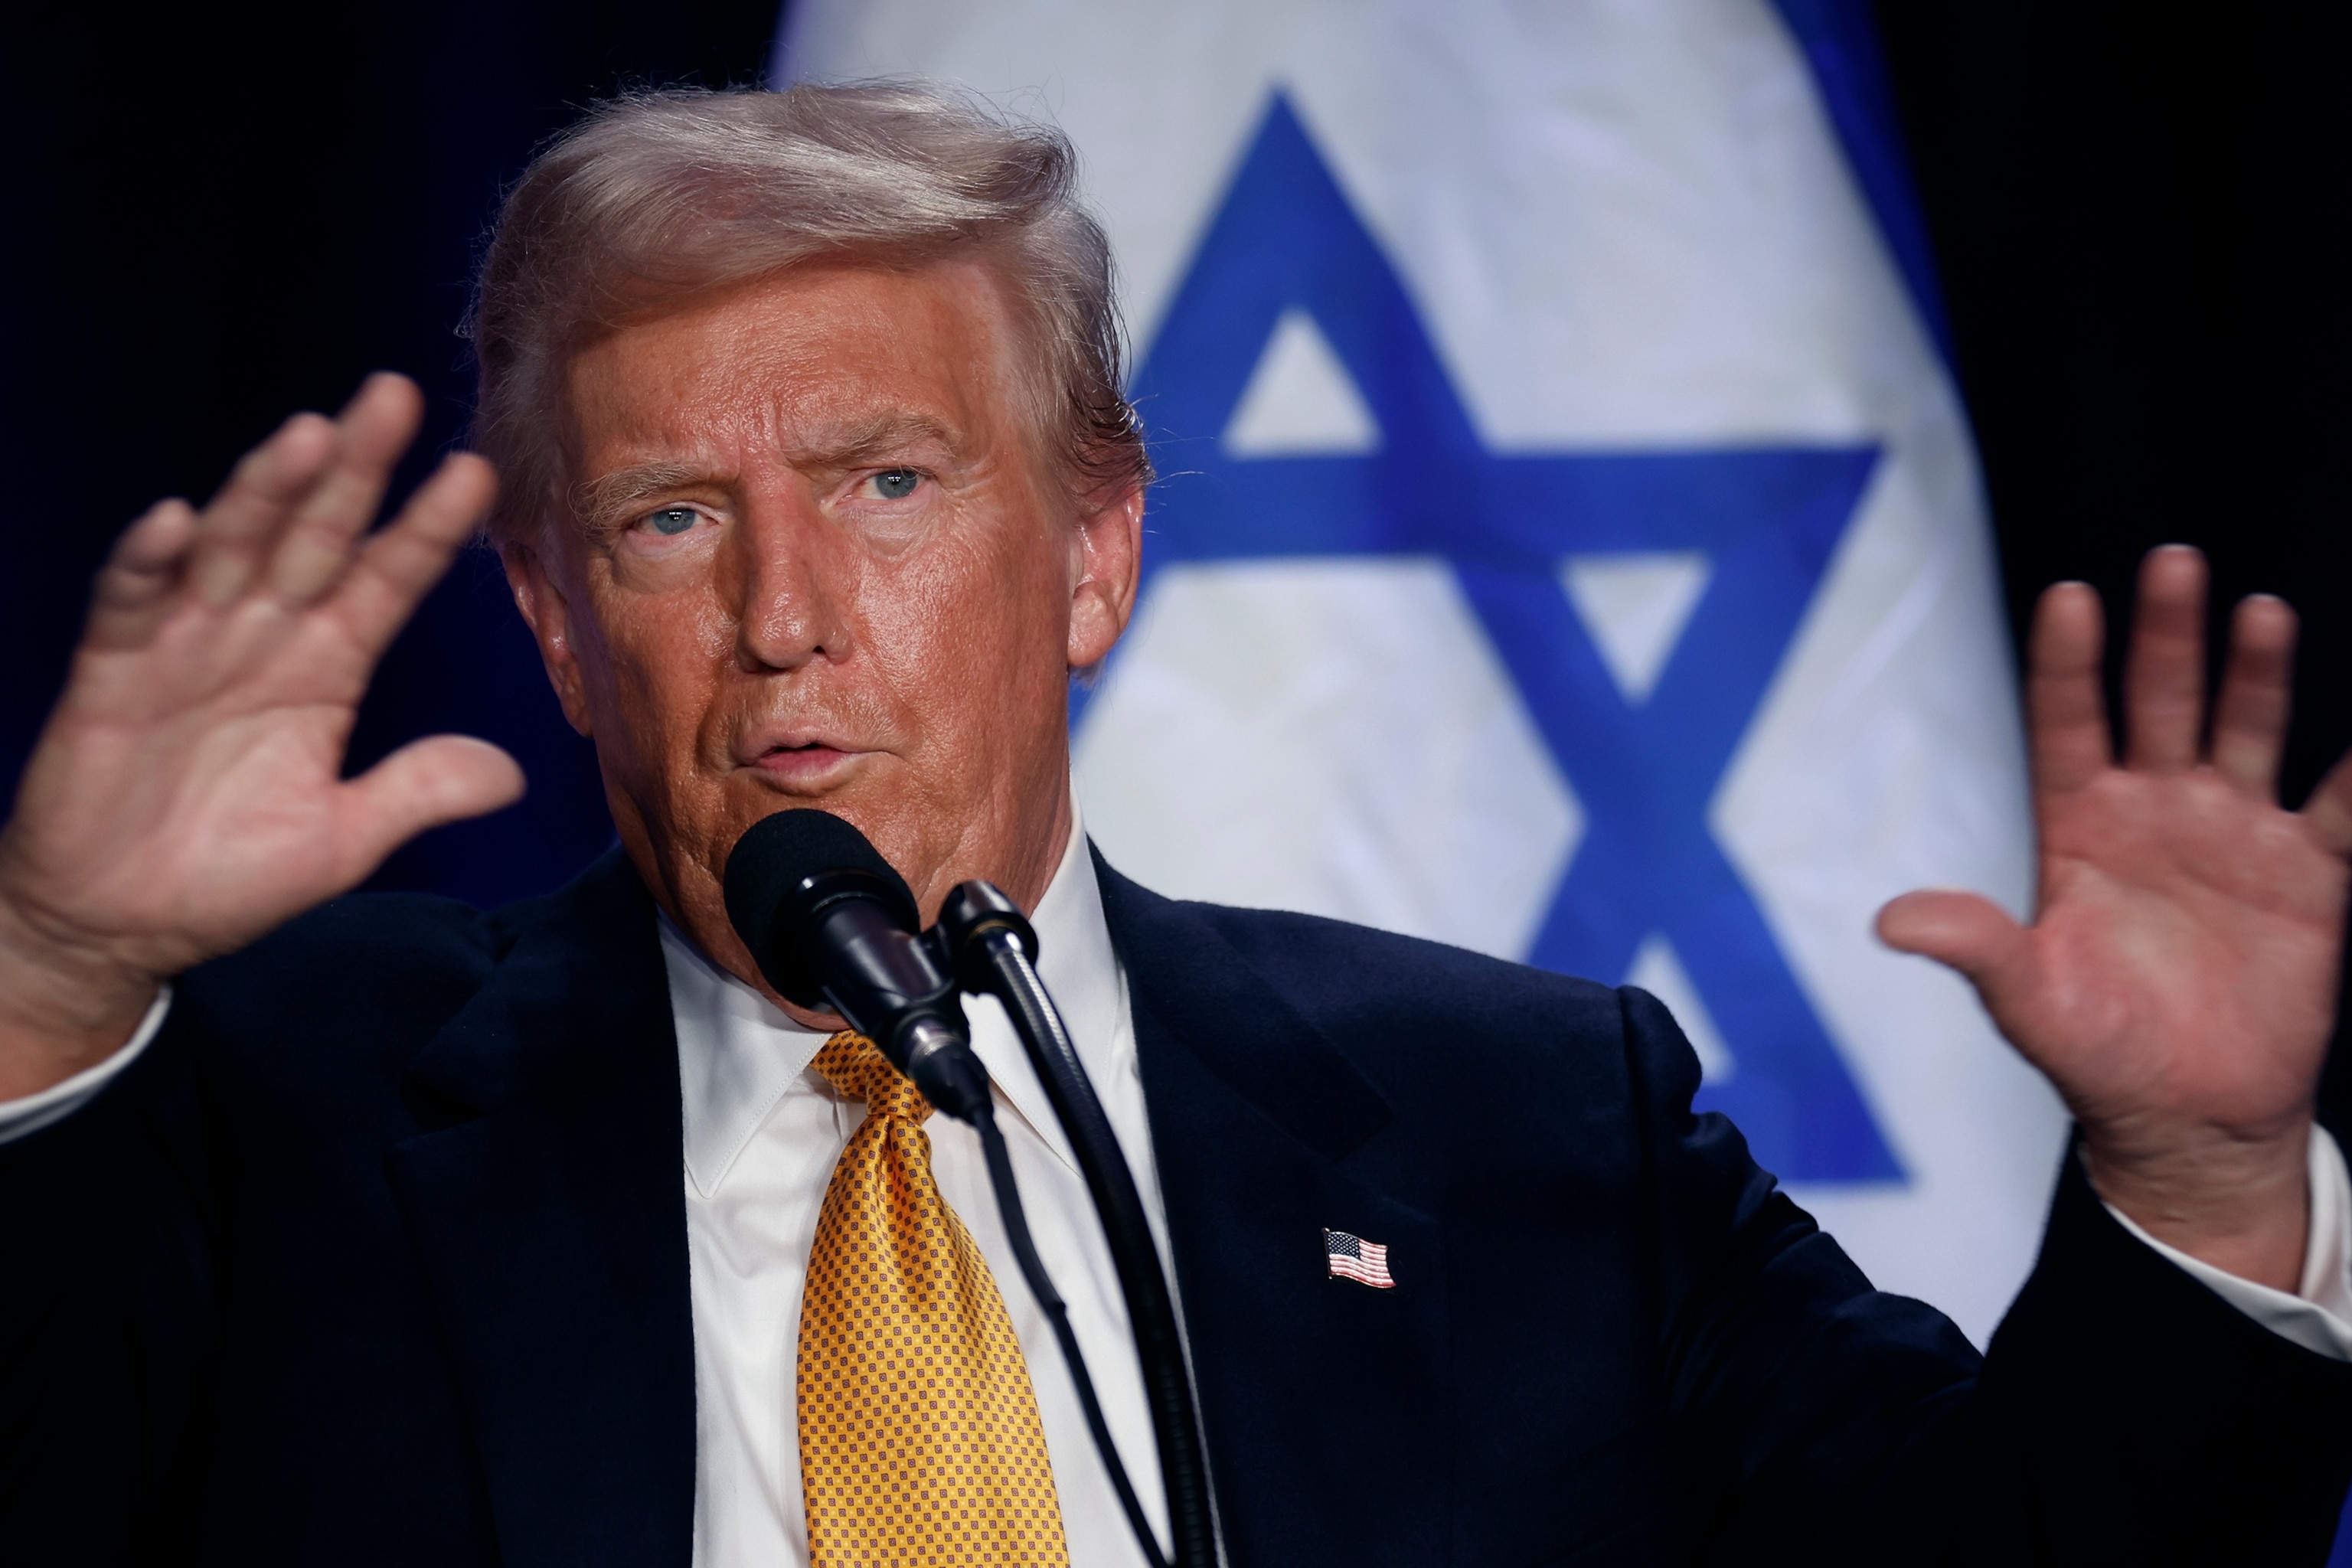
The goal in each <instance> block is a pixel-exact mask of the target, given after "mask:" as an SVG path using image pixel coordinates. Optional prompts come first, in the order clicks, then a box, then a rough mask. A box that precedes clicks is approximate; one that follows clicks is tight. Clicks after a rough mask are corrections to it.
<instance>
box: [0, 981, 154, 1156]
mask: <svg viewBox="0 0 2352 1568" xmlns="http://www.w3.org/2000/svg"><path fill="white" fill-rule="evenodd" d="M171 1010H172V988H171V986H169V985H165V986H164V987H163V989H162V990H161V991H158V992H157V993H156V994H155V1000H154V1002H153V1003H152V1005H150V1006H149V1007H148V1009H147V1016H145V1017H144V1018H142V1019H140V1020H139V1030H138V1032H137V1033H136V1034H134V1035H132V1036H131V1041H130V1043H129V1044H128V1045H125V1046H124V1047H122V1048H121V1050H118V1051H116V1052H115V1053H114V1054H113V1055H112V1056H110V1057H109V1058H106V1059H105V1060H104V1061H102V1062H100V1063H99V1064H98V1065H97V1066H96V1067H92V1068H82V1070H81V1071H79V1072H78V1073H76V1074H74V1075H73V1077H71V1078H69V1079H66V1080H65V1081H64V1082H63V1083H53V1084H51V1085H49V1087H48V1088H47V1089H43V1090H41V1091H40V1092H39V1093H38V1094H28V1095H26V1096H25V1098H23V1099H22V1100H0V1143H13V1142H16V1140H17V1139H19V1138H24V1137H28V1136H30V1135H31V1134H33V1133H35V1132H38V1131H40V1130H41V1129H42V1128H44V1127H47V1126H48V1125H49V1124H50V1123H51V1122H53V1121H64V1120H65V1119H66V1118H67V1117H68V1116H71V1115H72V1114H73V1113H74V1112H75V1111H77V1110H80V1109H81V1108H82V1107H83V1106H85V1105H88V1104H89V1102H90V1101H91V1100H96V1099H97V1098H98V1097H99V1096H100V1094H101V1093H103V1092H104V1091H105V1089H106V1086H107V1085H108V1084H110V1083H112V1082H113V1081H114V1080H115V1079H117V1078H119V1077H121V1074H122V1072H123V1070H124V1069H125V1068H129V1067H130V1066H131V1063H132V1062H135V1061H137V1060H138V1059H139V1056H140V1053H141V1052H142V1051H144V1050H145V1049H146V1048H147V1047H148V1044H149V1043H150V1042H151V1041H152V1040H153V1039H154V1038H155V1035H156V1032H157V1031H158V1030H160V1029H162V1028H163V1015H164V1014H166V1013H169V1012H170V1011H171Z"/></svg>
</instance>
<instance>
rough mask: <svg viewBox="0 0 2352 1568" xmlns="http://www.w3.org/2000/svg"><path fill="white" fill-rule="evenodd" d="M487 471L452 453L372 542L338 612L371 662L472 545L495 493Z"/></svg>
mask: <svg viewBox="0 0 2352 1568" xmlns="http://www.w3.org/2000/svg"><path fill="white" fill-rule="evenodd" d="M497 490H498V479H497V476H496V475H495V474H494V473H493V472H492V470H491V468H490V466H489V464H488V463H486V462H484V461H483V460H482V459H481V458H478V457H475V456H474V455H473V454H472V453H470V452H455V453H452V454H450V456H449V457H448V458H446V459H445V460H444V461H443V463H442V464H441V467H440V468H438V469H436V470H435V472H434V475H433V477H432V478H431V479H427V480H425V483H423V484H422V485H419V486H418V487H417V489H416V493H415V495H413V496H411V497H410V498H409V500H408V504H407V505H406V506H404V507H403V508H401V509H400V515H399V516H398V517H396V518H394V519H393V521H391V523H390V524H388V525H387V526H386V527H384V528H383V529H382V530H381V531H378V532H377V533H376V534H375V535H374V537H373V538H371V539H370V540H369V541H368V542H367V543H366V544H365V545H364V546H362V549H361V551H360V555H359V560H358V561H357V562H356V563H354V564H353V566H352V572H351V575H350V576H349V577H348V578H346V579H345V580H344V583H343V586H342V590H341V593H340V594H339V595H337V598H336V602H335V607H336V611H337V613H338V614H339V615H341V616H342V618H343V621H344V624H345V626H347V627H348V628H349V629H350V631H351V634H352V638H353V640H355V641H356V642H358V644H359V645H360V647H362V648H364V649H365V650H366V651H367V652H368V653H369V655H370V656H371V657H373V655H375V654H376V653H379V652H381V651H382V650H383V647H384V646H385V645H386V644H387V643H389V642H391V641H392V639H393V637H394V634H395V633H397V632H398V631H399V630H400V628H401V626H402V625H403V624H404V622H406V621H407V619H408V617H409V615H410V613H411V612H412V611H414V610H415V608H416V604H417V601H418V600H420V599H422V598H424V597H425V593H426V592H427V591H428V590H430V589H431V588H432V586H433V584H436V583H437V582H439V581H440V580H441V574H442V573H444V572H446V571H447V570H448V568H449V560H450V557H452V556H454V555H455V554H457V550H458V547H459V546H461V545H463V544H464V543H465V542H466V541H467V539H468V538H470V537H472V535H473V531H474V530H475V528H476V527H477V526H478V524H479V523H480V521H481V520H482V516H483V514H484V513H485V512H487V511H488V510H489V508H490V498H491V497H492V496H493V495H494V494H496V493H497Z"/></svg>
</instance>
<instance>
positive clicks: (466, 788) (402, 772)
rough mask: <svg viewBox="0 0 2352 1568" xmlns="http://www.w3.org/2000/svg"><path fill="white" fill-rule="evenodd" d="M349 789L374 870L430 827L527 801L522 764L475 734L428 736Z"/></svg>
mask: <svg viewBox="0 0 2352 1568" xmlns="http://www.w3.org/2000/svg"><path fill="white" fill-rule="evenodd" d="M343 787H344V789H345V790H346V791H347V792H349V793H348V796H347V799H348V803H349V807H350V822H349V828H350V834H351V845H352V853H353V854H354V855H355V856H360V857H363V858H365V859H366V861H367V864H368V866H369V868H371V869H373V868H374V867H376V866H377V865H380V864H381V863H382V862H383V859H384V858H385V857H387V856H389V855H390V854H391V853H392V852H393V851H394V850H395V849H397V848H399V847H401V846H402V845H403V844H405V843H407V842H408V841H409V840H410V839H412V838H414V837H416V836H417V835H418V834H420V833H422V832H424V831H425V829H426V828H428V827H438V826H441V825H442V824H443V823H445V822H458V821H462V820H463V819H465V818H466V817H468V816H481V815H483V814H484V813H485V812H491V811H496V810H498V809H499V807H500V806H503V805H513V804H514V803H515V802H516V801H519V800H520V799H521V798H522V793H523V776H522V765H521V764H520V763H517V762H516V761H515V760H514V759H513V758H512V757H510V756H509V755H507V754H506V752H502V751H500V750H499V748H498V747H496V746H493V745H491V744H490V743H489V742H488V741H478V740H476V739H474V738H473V737H472V736H471V735H428V736H426V737H425V739H424V740H421V741H412V742H409V743H408V744H407V745H405V746H403V747H401V748H400V750H398V751H396V752H393V753H392V755H390V756H388V757H386V758H384V759H383V761H382V762H380V763H376V765H375V766H373V767H372V768H370V769H369V770H368V771H367V772H365V773H362V774H361V775H360V776H359V777H357V778H355V779H353V780H352V781H351V782H350V783H349V784H345V785H344V786H343ZM361 875H362V876H364V875H366V873H365V872H362V873H361Z"/></svg>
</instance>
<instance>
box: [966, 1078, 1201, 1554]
mask: <svg viewBox="0 0 2352 1568" xmlns="http://www.w3.org/2000/svg"><path fill="white" fill-rule="evenodd" d="M966 1120H968V1121H970V1123H971V1128H972V1131H975V1132H978V1133H979V1134H980V1147H981V1152H982V1155H983V1156H984V1157H985V1158H986V1160H987V1162H988V1184H989V1185H990V1186H991V1187H992V1188H994V1189H995V1192H996V1212H997V1213H998V1214H999V1215H1001V1216H1003V1221H1004V1234H1005V1236H1006V1237H1007V1239H1009V1240H1010V1241H1011V1242H1012V1243H1013V1258H1014V1259H1015V1260H1016V1261H1018V1262H1019V1264H1020V1265H1021V1278H1022V1279H1025V1280H1027V1281H1028V1282H1029V1293H1030V1294H1031V1295H1032V1296H1034V1297H1035V1298H1036V1299H1037V1305H1038V1306H1039V1307H1040V1308H1041V1309H1043V1310H1044V1311H1045V1320H1046V1321H1048V1322H1050V1323H1052V1324H1053V1325H1054V1338H1055V1340H1056V1341H1058V1342H1060V1344H1061V1347H1062V1360H1063V1361H1064V1362H1065V1363H1067V1365H1068V1366H1069V1369H1070V1382H1071V1383H1072V1384H1076V1387H1077V1391H1078V1405H1079V1406H1080V1407H1081V1408H1083V1409H1084V1410H1085V1411H1086V1413H1087V1431H1088V1432H1089V1433H1091V1434H1092V1435H1093V1436H1094V1440H1095V1451H1096V1452H1097V1453H1098V1454H1100V1455H1101V1456H1102V1461H1103V1468H1105V1469H1107V1470H1108V1471H1109V1472H1110V1484H1111V1489H1112V1490H1114V1491H1116V1492H1117V1493H1118V1506H1119V1507H1120V1508H1121V1509H1123V1510H1126V1513H1127V1522H1128V1527H1129V1529H1131V1530H1133V1531H1135V1541H1136V1544H1137V1545H1139V1546H1140V1547H1141V1548H1142V1549H1143V1560H1144V1561H1145V1562H1146V1563H1150V1565H1151V1568H1168V1559H1167V1557H1166V1556H1165V1555H1164V1554H1163V1553H1162V1552H1160V1542H1159V1538H1158V1537H1156V1536H1155V1535H1153V1534H1152V1531H1151V1521H1150V1520H1149V1519H1146V1518H1145V1517H1144V1513H1143V1502H1142V1500H1141V1499H1139V1498H1138V1497H1137V1496H1136V1495H1135V1484H1134V1483H1133V1482H1132V1481H1130V1480H1129V1479H1128V1476H1127V1466H1126V1465H1125V1464H1124V1463H1123V1462H1121V1460H1120V1459H1119V1457H1118V1445H1117V1444H1116V1443H1114V1442H1112V1441H1111V1436H1110V1424H1109V1423H1108V1422H1107V1421H1105V1420H1104V1419H1103V1413H1102V1402H1101V1401H1100V1400H1099V1399H1097V1398H1096V1397H1095V1382H1094V1379H1093V1378H1092V1377H1091V1376H1089V1375H1088V1374H1087V1358H1086V1356H1085V1355H1084V1354H1083V1353H1082V1352H1080V1351H1079V1349H1078V1336H1077V1333H1076V1331H1075V1330H1073V1329H1072V1328H1071V1327H1070V1311H1069V1308H1068V1306H1067V1304H1066V1303H1065V1302H1064V1301H1063V1300H1062V1296H1061V1292H1060V1291H1058V1290H1056V1289H1054V1281H1053V1279H1052V1277H1051V1276H1049V1275H1048V1274H1047V1273H1046V1272H1045V1259H1044V1258H1039V1257H1038V1256H1037V1244H1036V1242H1035V1240H1034V1238H1032V1237H1031V1236H1030V1234H1029V1217H1028V1215H1027V1213H1026V1212H1025V1211H1024V1209H1023V1208H1022V1206H1021V1187H1020V1184H1019V1183H1017V1182H1015V1181H1014V1180H1013V1156H1012V1153H1011V1152H1010V1151H1008V1150H1007V1149H1006V1148H1005V1146H1004V1134H1003V1132H1001V1131H998V1129H997V1125H996V1107H995V1106H994V1105H993V1104H990V1103H987V1102H983V1103H982V1106H981V1107H980V1108H979V1109H978V1110H977V1112H976V1113H975V1114H973V1115H971V1117H969V1118H967V1119H966Z"/></svg>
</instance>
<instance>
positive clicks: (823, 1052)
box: [809, 1029, 931, 1127]
mask: <svg viewBox="0 0 2352 1568" xmlns="http://www.w3.org/2000/svg"><path fill="white" fill-rule="evenodd" d="M809 1065H810V1066H812V1067H814V1068H816V1070H817V1071H818V1072H819V1073H821V1074H823V1075H824V1081H825V1082H827V1083H829V1084H831V1085H833V1088H834V1092H835V1093H836V1094H839V1095H840V1096H842V1097H843V1098H844V1099H845V1100H864V1101H865V1102H866V1114H867V1115H868V1116H896V1117H899V1118H902V1119H904V1120H905V1121H910V1122H912V1123H914V1124H915V1125H916V1126H918V1127H919V1126H921V1125H922V1123H923V1121H924V1120H925V1119H926V1118H927V1117H929V1115H930V1114H931V1102H930V1101H929V1100H925V1099H924V1098H923V1091H922V1090H921V1089H917V1088H916V1087H915V1085H914V1080H913V1079H909V1078H908V1077H907V1075H906V1074H904V1073H902V1072H900V1071H899V1070H898V1068H894V1067H892V1066H891V1065H890V1058H887V1057H886V1056H884V1055H883V1054H882V1047H879V1046H877V1045H876V1044H875V1043H874V1042H873V1041H871V1040H869V1039H867V1038H866V1037H865V1036H863V1035H861V1034H859V1033H857V1032H856V1030H855V1029H844V1030H842V1031H841V1032H840V1033H839V1034H837V1035H835V1036H834V1037H833V1038H831V1039H829V1040H827V1041H825V1043H824V1045H823V1046H822V1047H819V1048H818V1050H817V1053H816V1060H815V1061H814V1062H812V1063H810V1064H809Z"/></svg>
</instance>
